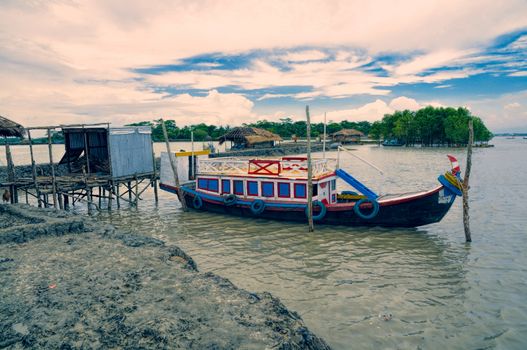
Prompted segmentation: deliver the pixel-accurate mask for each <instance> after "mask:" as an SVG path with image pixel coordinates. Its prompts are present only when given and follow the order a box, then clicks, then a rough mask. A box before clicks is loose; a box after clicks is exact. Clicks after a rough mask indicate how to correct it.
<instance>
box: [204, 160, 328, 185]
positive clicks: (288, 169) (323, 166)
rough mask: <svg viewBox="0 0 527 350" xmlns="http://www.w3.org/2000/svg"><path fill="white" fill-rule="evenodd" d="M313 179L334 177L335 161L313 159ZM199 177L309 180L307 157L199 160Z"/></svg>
mask: <svg viewBox="0 0 527 350" xmlns="http://www.w3.org/2000/svg"><path fill="white" fill-rule="evenodd" d="M311 164H312V166H311V168H312V171H313V179H314V180H316V179H317V178H320V177H325V176H328V175H332V174H333V173H334V171H335V170H334V169H335V164H336V161H335V160H334V159H312V162H311ZM198 168H199V170H198V174H197V175H198V176H199V175H223V176H247V177H270V178H295V179H303V178H305V179H307V158H306V157H282V158H256V159H243V158H234V157H226V158H209V159H203V160H199V166H198Z"/></svg>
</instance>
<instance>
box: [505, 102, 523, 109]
mask: <svg viewBox="0 0 527 350" xmlns="http://www.w3.org/2000/svg"><path fill="white" fill-rule="evenodd" d="M520 107H521V104H519V103H518V102H512V103H508V104H506V105H505V106H504V107H503V108H505V109H516V108H520Z"/></svg>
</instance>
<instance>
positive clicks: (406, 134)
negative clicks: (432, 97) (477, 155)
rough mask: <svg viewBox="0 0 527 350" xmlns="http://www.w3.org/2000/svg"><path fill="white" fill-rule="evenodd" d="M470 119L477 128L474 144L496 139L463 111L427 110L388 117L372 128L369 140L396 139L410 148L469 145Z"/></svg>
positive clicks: (483, 125) (479, 120)
mask: <svg viewBox="0 0 527 350" xmlns="http://www.w3.org/2000/svg"><path fill="white" fill-rule="evenodd" d="M470 118H472V120H473V124H474V140H475V141H483V142H486V141H489V140H490V139H491V138H492V137H493V135H492V133H491V132H490V131H489V130H488V129H487V127H486V126H485V124H484V123H483V121H482V120H481V119H480V118H478V117H475V116H472V115H471V114H470V112H469V110H468V109H466V108H462V107H459V108H457V109H456V108H452V107H447V108H443V107H439V108H436V107H432V106H428V107H425V108H422V109H420V110H418V111H415V112H414V111H409V110H404V111H396V112H394V113H393V114H385V115H384V117H383V118H382V120H380V121H376V122H374V123H373V124H372V125H371V128H370V134H369V136H370V138H372V139H374V140H380V139H381V138H383V139H385V140H390V139H396V140H398V141H400V142H402V143H404V144H406V145H408V146H410V145H415V144H421V145H423V146H433V145H448V146H452V145H466V144H467V142H468V121H469V119H470Z"/></svg>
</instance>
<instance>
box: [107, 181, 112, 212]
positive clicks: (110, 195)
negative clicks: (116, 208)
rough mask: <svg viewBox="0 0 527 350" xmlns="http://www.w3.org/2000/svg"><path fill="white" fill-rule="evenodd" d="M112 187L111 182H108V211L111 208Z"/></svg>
mask: <svg viewBox="0 0 527 350" xmlns="http://www.w3.org/2000/svg"><path fill="white" fill-rule="evenodd" d="M112 189H113V182H110V187H108V211H111V210H112V197H113V194H112V192H113V191H112Z"/></svg>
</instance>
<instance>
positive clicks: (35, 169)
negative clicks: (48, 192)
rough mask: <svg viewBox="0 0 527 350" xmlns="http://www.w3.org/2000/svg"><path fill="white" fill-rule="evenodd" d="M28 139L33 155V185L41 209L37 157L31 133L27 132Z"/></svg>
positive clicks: (30, 151)
mask: <svg viewBox="0 0 527 350" xmlns="http://www.w3.org/2000/svg"><path fill="white" fill-rule="evenodd" d="M27 139H28V141H29V153H30V155H31V173H32V175H33V184H34V186H35V191H36V194H37V202H38V206H39V208H40V207H42V199H41V198H40V189H39V187H38V181H37V168H36V165H35V157H34V155H33V142H32V141H31V131H30V130H28V131H27Z"/></svg>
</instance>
